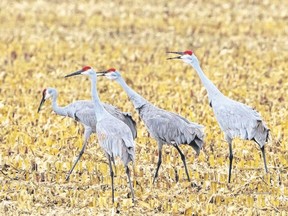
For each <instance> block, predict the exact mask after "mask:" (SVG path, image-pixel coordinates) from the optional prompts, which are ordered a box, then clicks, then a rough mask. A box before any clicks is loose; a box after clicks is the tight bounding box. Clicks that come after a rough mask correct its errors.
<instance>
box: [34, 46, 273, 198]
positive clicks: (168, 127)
mask: <svg viewBox="0 0 288 216" xmlns="http://www.w3.org/2000/svg"><path fill="white" fill-rule="evenodd" d="M168 53H173V54H177V56H176V57H171V58H168V59H181V60H182V61H184V62H185V63H188V64H190V65H191V66H192V67H193V68H194V69H195V70H196V72H197V74H198V75H199V77H200V79H201V81H202V83H203V85H204V86H205V88H206V90H207V93H208V98H209V105H210V106H211V107H212V109H213V112H214V114H215V117H216V119H217V121H218V123H219V126H220V128H221V130H222V131H223V132H224V135H225V140H226V141H227V143H228V144H229V175H228V182H229V183H230V180H231V170H232V161H233V152H232V140H233V139H234V138H235V137H240V138H241V139H244V140H253V141H255V142H256V143H257V144H258V145H259V147H260V149H261V152H262V158H263V161H264V168H265V171H266V172H268V169H267V165H266V158H265V151H264V146H265V143H266V142H267V141H268V138H269V129H268V128H267V126H266V125H265V123H264V121H263V120H262V119H261V116H260V114H259V113H258V112H257V111H255V110H254V109H252V108H251V107H249V106H247V105H245V104H242V103H240V102H237V101H234V100H232V99H230V98H228V97H226V96H224V95H223V94H222V93H221V92H220V91H219V90H218V89H217V88H216V86H215V85H214V84H213V83H212V82H211V81H210V80H209V79H208V78H207V77H206V75H205V74H204V72H203V71H202V69H201V67H200V64H199V61H198V59H197V57H196V56H195V54H194V53H193V51H191V50H187V51H184V52H168ZM76 75H86V76H89V77H90V80H91V93H92V101H84V100H82V101H75V102H74V103H71V104H69V105H67V106H65V107H59V106H58V105H57V97H58V93H57V91H56V89H54V88H47V89H44V90H43V97H42V100H41V103H40V106H39V108H38V112H39V111H40V109H41V106H42V105H43V104H44V102H45V101H46V100H47V99H48V98H51V99H52V108H53V110H54V111H55V113H57V114H58V115H61V116H68V117H70V118H73V119H74V120H76V121H79V122H81V123H82V124H83V125H84V128H85V132H84V143H83V147H82V149H81V151H80V154H79V155H78V157H77V159H76V161H75V162H74V164H73V166H72V168H71V170H70V171H69V173H68V175H67V177H66V180H67V181H68V180H69V177H70V175H71V173H72V171H73V169H74V168H75V166H76V164H77V162H78V161H79V159H80V158H81V156H82V154H83V153H84V151H85V148H86V146H87V141H88V139H89V137H90V135H91V134H92V133H96V134H97V138H98V141H99V144H100V146H101V147H102V148H103V150H104V152H105V154H106V156H107V158H108V161H109V168H110V176H111V185H112V202H113V203H114V183H113V178H114V172H113V168H112V163H113V164H114V169H115V160H114V158H115V157H117V156H118V157H120V158H121V160H122V162H123V164H124V166H125V169H126V174H127V177H128V181H129V186H130V190H131V195H132V201H133V202H134V200H135V198H134V192H133V187H132V183H131V178H130V170H129V168H128V164H129V162H130V161H132V162H133V161H134V160H135V144H134V139H135V138H136V136H137V130H136V123H135V121H134V120H133V119H132V117H131V115H130V114H129V113H124V112H121V111H120V110H119V109H118V108H116V107H114V106H112V105H109V104H105V103H102V102H101V101H100V99H99V97H98V93H97V76H105V77H106V78H108V79H110V80H115V81H116V82H117V83H119V85H120V86H121V87H122V88H123V89H124V91H125V92H126V93H127V95H128V97H129V99H130V100H131V101H132V103H133V105H134V107H135V109H136V110H137V111H138V114H139V116H140V118H141V119H142V120H143V122H144V124H145V126H146V128H147V130H148V132H149V133H150V135H151V136H152V137H153V138H154V139H155V140H156V141H157V143H158V163H157V168H156V172H155V175H154V179H153V183H154V182H155V179H156V178H157V176H158V171H159V168H160V165H161V162H162V146H163V144H169V145H172V146H173V147H175V148H176V149H177V151H178V152H179V154H180V156H181V160H182V161H183V164H184V168H185V172H186V175H187V178H188V181H190V177H189V174H188V169H187V166H186V162H185V155H184V154H183V153H182V151H181V150H180V148H179V145H181V144H186V145H189V146H191V147H192V148H193V149H194V150H195V151H196V153H197V154H199V152H200V150H201V148H202V146H203V143H204V126H202V125H200V124H196V123H193V122H190V121H189V120H187V119H185V118H184V117H182V116H180V115H178V114H176V113H173V112H169V111H166V110H164V109H161V108H158V107H156V106H154V105H153V104H151V103H150V102H149V101H147V100H146V99H145V98H143V97H142V96H141V95H139V94H138V93H136V92H135V91H134V90H133V89H131V88H130V87H129V86H128V85H127V84H126V82H125V81H124V79H123V78H122V76H121V74H120V72H119V71H117V70H116V69H114V68H110V69H109V70H106V71H102V72H96V71H95V70H94V69H93V68H92V67H90V66H84V67H83V68H82V69H81V70H78V71H76V72H74V73H71V74H69V75H66V76H65V77H71V76H76Z"/></svg>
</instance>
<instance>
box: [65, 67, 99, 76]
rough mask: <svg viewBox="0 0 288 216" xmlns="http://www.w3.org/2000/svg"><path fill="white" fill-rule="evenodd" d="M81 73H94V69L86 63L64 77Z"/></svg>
mask: <svg viewBox="0 0 288 216" xmlns="http://www.w3.org/2000/svg"><path fill="white" fill-rule="evenodd" d="M81 74H83V75H95V71H94V70H93V68H92V67H90V66H88V65H86V66H84V67H82V69H81V70H78V71H76V72H73V73H71V74H68V75H66V76H65V78H67V77H71V76H76V75H81Z"/></svg>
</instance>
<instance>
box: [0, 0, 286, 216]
mask: <svg viewBox="0 0 288 216" xmlns="http://www.w3.org/2000/svg"><path fill="white" fill-rule="evenodd" d="M143 2H144V1H141V0H134V1H132V0H130V1H126V0H117V1H96V2H94V1H77V3H74V2H72V1H66V2H63V1H57V0H54V1H43V0H39V1H21V0H18V1H10V0H9V1H8V0H2V1H1V2H0V52H1V53H0V80H1V86H0V95H1V96H0V111H1V113H0V124H1V130H0V140H1V142H0V169H1V172H0V180H1V185H0V188H1V190H0V214H1V215H30V214H32V215H109V214H113V213H117V212H118V213H120V214H121V215H180V214H184V213H185V214H186V215H192V214H194V215H209V214H211V215H232V214H233V215H265V214H266V215H287V211H288V188H287V186H288V176H287V170H288V143H287V142H288V140H287V128H288V97H287V92H288V69H287V68H288V40H287V38H288V10H287V8H288V1H280V0H279V1H277V0H275V1H272V0H264V1H262V0H261V1H260V0H259V1H257V0H255V1H253V0H250V1H249V0H244V1H228V0H227V1H225V0H212V1H208V0H204V1H200V0H199V1H190V0H189V1H188V0H184V1H174V0H173V1H164V0H160V1H152V0H146V1H145V4H144V3H143ZM232 2H234V3H232ZM185 49H193V50H194V51H195V53H196V55H197V56H198V58H199V60H200V62H201V65H202V68H203V70H204V71H205V73H206V74H207V76H208V77H209V78H210V79H211V80H212V81H213V82H214V83H215V84H216V86H217V87H218V88H219V89H220V90H221V91H222V92H223V93H224V94H226V95H228V96H229V97H231V98H233V99H236V100H239V101H240V102H244V103H246V104H249V105H250V106H252V107H255V108H256V109H257V110H258V111H259V112H260V113H261V114H262V116H263V118H264V119H265V121H266V122H267V124H268V126H269V127H270V128H271V135H272V136H271V140H270V141H269V143H268V144H267V147H266V151H267V161H268V168H269V171H270V173H269V174H265V173H264V170H263V162H262V158H261V154H260V151H259V148H258V146H257V145H256V144H255V143H253V142H248V141H241V140H235V142H234V144H233V146H234V156H235V163H234V166H233V175H232V182H231V184H227V183H226V181H227V171H228V157H227V156H228V145H227V144H226V143H225V142H224V140H223V134H222V133H221V131H220V129H219V126H218V125H217V122H216V120H215V118H214V115H213V112H212V110H211V108H210V107H209V105H208V102H207V95H206V92H205V89H204V88H203V86H202V84H201V83H200V79H199V77H198V76H197V74H196V72H195V71H194V70H193V69H192V68H191V67H190V66H188V65H186V64H184V63H182V62H180V61H179V62H177V61H173V62H172V61H167V60H166V57H167V54H166V53H165V52H166V51H168V50H171V51H179V50H180V51H182V50H185ZM84 64H85V65H86V64H88V65H92V66H94V67H95V68H96V69H97V70H104V69H107V68H110V67H115V68H118V69H120V70H121V71H122V75H123V77H124V78H125V79H126V80H127V82H128V83H129V84H130V85H131V87H132V88H134V89H135V90H136V91H138V92H139V93H140V94H141V95H143V96H144V97H145V98H147V99H148V100H149V101H151V102H152V103H154V104H156V105H158V106H160V107H162V108H164V109H167V110H170V111H174V112H178V113H180V114H181V115H183V116H185V117H186V118H188V119H190V120H191V121H194V122H198V123H200V124H203V125H205V126H206V130H205V131H206V134H207V136H206V143H205V147H204V149H203V151H201V153H200V156H199V157H198V158H195V154H194V152H193V150H192V149H191V148H189V147H186V146H182V147H181V148H182V149H183V151H184V152H185V155H186V156H187V164H188V168H189V171H190V176H191V177H192V182H193V183H195V184H197V185H198V187H193V184H191V183H189V182H187V180H186V177H185V172H184V170H183V166H182V161H181V159H180V158H179V157H178V154H177V152H175V150H174V149H172V148H171V147H169V146H165V148H164V151H165V153H164V158H163V164H162V167H161V168H160V173H159V178H158V181H157V183H156V184H155V185H153V184H152V176H153V174H154V172H155V168H156V162H157V155H158V154H157V144H156V142H155V141H154V140H153V139H151V138H149V137H148V134H147V132H146V130H145V128H144V125H143V123H141V122H140V120H139V118H138V115H137V113H136V112H135V111H134V109H133V106H132V104H131V103H130V102H129V101H128V99H127V96H126V95H125V93H124V92H123V91H122V89H121V88H120V87H119V86H118V85H117V84H116V83H111V82H109V81H108V80H107V79H101V80H100V81H99V85H98V89H99V93H100V97H101V99H102V100H103V101H105V102H108V103H111V104H113V105H117V106H118V107H119V108H121V109H122V110H124V111H128V112H131V113H132V114H133V117H134V118H135V119H136V120H137V123H138V135H139V136H138V138H137V140H136V145H137V149H136V153H137V159H136V163H135V172H134V173H133V179H134V187H135V192H136V203H135V205H132V203H131V199H130V198H129V195H128V193H129V188H128V185H127V181H126V175H125V172H124V170H123V168H122V165H121V163H118V166H117V168H118V173H117V177H116V179H115V184H116V204H115V206H114V207H113V205H112V203H111V191H110V177H109V172H108V165H107V161H106V158H105V157H104V154H103V152H102V150H101V149H100V148H99V145H98V142H97V140H96V137H95V135H94V136H92V137H91V139H90V143H89V146H88V149H87V151H86V153H85V154H84V156H83V158H82V160H81V162H80V163H79V164H78V166H77V167H76V170H75V172H74V173H73V175H72V176H71V180H70V182H68V183H66V182H65V180H64V178H65V175H66V173H67V171H68V170H69V168H70V167H71V164H72V160H73V159H75V156H76V155H77V154H78V152H79V150H80V148H81V144H82V132H83V128H82V127H81V125H79V124H77V123H75V122H74V121H73V120H70V119H68V118H62V117H59V116H56V115H55V114H54V113H53V112H52V110H51V106H50V102H48V103H46V105H45V106H44V109H43V110H42V112H41V113H40V114H37V107H38V105H39V102H40V99H41V96H42V95H41V91H42V90H43V88H45V87H55V88H57V89H58V91H59V100H58V101H59V105H65V104H68V103H70V102H72V101H73V100H78V99H89V98H90V82H89V81H88V80H87V78H84V77H79V78H73V79H72V78H71V79H69V80H65V79H63V76H64V75H65V74H68V73H70V72H73V71H74V70H76V69H79V67H81V66H82V65H84ZM175 170H177V175H179V182H176V178H175V177H176V174H175ZM136 181H137V183H136Z"/></svg>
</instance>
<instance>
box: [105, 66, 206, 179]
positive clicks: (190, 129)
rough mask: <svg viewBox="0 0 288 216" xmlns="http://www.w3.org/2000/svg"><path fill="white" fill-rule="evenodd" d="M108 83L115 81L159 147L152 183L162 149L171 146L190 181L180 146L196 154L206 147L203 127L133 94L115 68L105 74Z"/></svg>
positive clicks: (160, 161)
mask: <svg viewBox="0 0 288 216" xmlns="http://www.w3.org/2000/svg"><path fill="white" fill-rule="evenodd" d="M103 75H105V76H106V77H107V78H108V79H112V80H116V82H118V83H119V84H120V85H121V87H122V88H123V89H124V90H125V92H126V93H127V95H128V97H129V99H130V100H131V101H132V103H133V105H134V107H135V109H136V110H137V111H138V113H139V115H140V118H141V119H142V120H143V122H144V124H145V126H146V128H147V130H148V132H149V133H150V135H151V136H152V137H153V138H154V139H155V140H156V141H157V143H158V152H159V156H158V163H157V168H156V172H155V175H154V179H153V182H155V179H156V178H157V176H158V171H159V168H160V165H161V163H162V146H163V144H168V145H172V146H174V147H175V148H176V149H177V151H178V152H179V154H180V155H181V159H182V161H183V164H184V168H185V172H186V175H187V178H188V180H189V181H190V177H189V174H188V169H187V166H186V162H185V156H184V154H183V153H182V152H181V150H180V148H179V145H181V144H187V145H189V146H191V147H192V148H193V149H194V150H195V151H196V153H197V154H199V152H200V149H201V148H202V146H203V143H204V127H203V126H202V125H198V124H195V123H192V122H190V121H188V120H187V119H185V118H183V117H182V116H180V115H178V114H176V113H172V112H169V111H166V110H163V109H160V108H158V107H156V106H154V105H152V104H151V103H150V102H148V101H147V100H145V99H144V98H143V97H142V96H140V95H139V94H138V93H136V92H135V91H134V90H132V89H131V88H130V87H129V86H128V85H127V84H126V82H125V81H124V79H123V78H122V77H121V74H120V72H119V71H116V70H115V69H114V68H112V69H109V70H107V71H106V72H104V74H103Z"/></svg>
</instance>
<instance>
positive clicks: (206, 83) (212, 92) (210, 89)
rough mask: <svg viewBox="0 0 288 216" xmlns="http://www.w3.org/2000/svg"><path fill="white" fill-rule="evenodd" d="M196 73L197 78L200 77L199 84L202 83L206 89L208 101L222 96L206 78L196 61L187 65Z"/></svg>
mask: <svg viewBox="0 0 288 216" xmlns="http://www.w3.org/2000/svg"><path fill="white" fill-rule="evenodd" d="M189 64H190V65H191V66H192V67H193V68H194V69H195V70H196V72H197V74H198V76H199V77H200V80H201V82H202V83H203V85H204V87H205V88H206V91H207V93H208V97H209V98H210V99H213V98H215V97H217V96H221V95H223V94H222V93H221V92H220V91H219V89H217V87H216V86H215V85H214V84H213V83H212V82H211V80H209V79H208V78H207V76H206V75H205V74H204V72H203V70H202V69H201V67H200V64H199V61H198V59H197V60H196V61H193V62H190V63H189Z"/></svg>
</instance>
